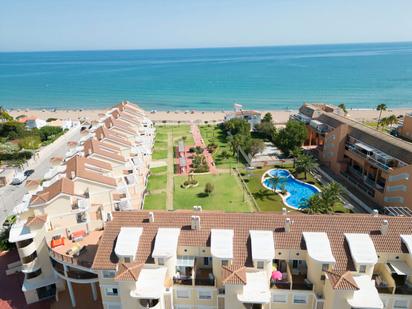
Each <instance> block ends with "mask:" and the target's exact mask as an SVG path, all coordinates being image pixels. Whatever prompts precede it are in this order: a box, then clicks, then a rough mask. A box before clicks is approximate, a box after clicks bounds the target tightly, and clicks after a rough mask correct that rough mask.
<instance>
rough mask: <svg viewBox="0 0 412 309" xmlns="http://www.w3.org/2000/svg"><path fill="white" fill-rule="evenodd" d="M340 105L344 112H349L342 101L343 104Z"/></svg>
mask: <svg viewBox="0 0 412 309" xmlns="http://www.w3.org/2000/svg"><path fill="white" fill-rule="evenodd" d="M338 107H339V108H340V109H341V110H343V112H344V113H345V115H346V114H347V113H348V111H347V110H346V106H345V104H343V103H341V104H339V105H338Z"/></svg>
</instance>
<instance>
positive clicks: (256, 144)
mask: <svg viewBox="0 0 412 309" xmlns="http://www.w3.org/2000/svg"><path fill="white" fill-rule="evenodd" d="M265 147H266V145H265V143H264V142H263V141H262V140H261V139H256V138H254V139H252V140H251V142H250V147H249V151H248V153H249V154H250V155H251V156H252V157H254V156H255V155H256V154H258V153H259V152H262V151H263V150H264V149H265Z"/></svg>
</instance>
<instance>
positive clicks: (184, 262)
mask: <svg viewBox="0 0 412 309" xmlns="http://www.w3.org/2000/svg"><path fill="white" fill-rule="evenodd" d="M194 265H195V257H194V256H188V255H182V256H178V257H177V260H176V266H182V267H193V266H194Z"/></svg>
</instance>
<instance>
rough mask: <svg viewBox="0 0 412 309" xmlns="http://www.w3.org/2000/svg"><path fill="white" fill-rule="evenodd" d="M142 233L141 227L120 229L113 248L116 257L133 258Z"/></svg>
mask: <svg viewBox="0 0 412 309" xmlns="http://www.w3.org/2000/svg"><path fill="white" fill-rule="evenodd" d="M142 232H143V228H141V227H122V228H121V229H120V233H119V235H118V236H117V241H116V247H115V248H114V252H115V253H116V255H117V256H120V257H131V256H133V257H134V256H135V254H136V251H137V248H138V246H139V239H140V236H141V235H142Z"/></svg>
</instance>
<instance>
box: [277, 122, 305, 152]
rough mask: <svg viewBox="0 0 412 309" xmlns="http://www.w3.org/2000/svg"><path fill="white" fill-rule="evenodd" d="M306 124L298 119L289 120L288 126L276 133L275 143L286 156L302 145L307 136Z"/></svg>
mask: <svg viewBox="0 0 412 309" xmlns="http://www.w3.org/2000/svg"><path fill="white" fill-rule="evenodd" d="M307 135H308V133H307V130H306V127H305V124H304V123H302V122H300V121H297V120H289V121H288V122H287V124H286V127H285V128H283V129H281V130H279V132H278V133H277V134H276V135H275V139H274V141H275V144H276V146H278V147H279V149H280V150H282V151H283V153H284V154H285V155H286V156H289V154H290V152H291V151H292V150H293V149H295V148H296V147H301V146H302V145H303V142H304V141H305V140H306V138H307Z"/></svg>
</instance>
